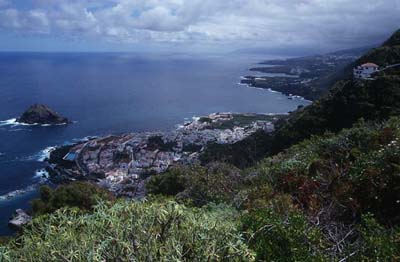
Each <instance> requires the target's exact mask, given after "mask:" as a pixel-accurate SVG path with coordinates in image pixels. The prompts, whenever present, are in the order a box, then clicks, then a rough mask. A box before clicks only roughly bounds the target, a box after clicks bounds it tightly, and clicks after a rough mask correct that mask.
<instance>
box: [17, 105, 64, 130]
mask: <svg viewBox="0 0 400 262" xmlns="http://www.w3.org/2000/svg"><path fill="white" fill-rule="evenodd" d="M17 121H18V122H20V123H25V124H41V125H60V124H68V123H71V121H70V120H68V118H66V117H63V116H60V115H59V114H58V113H57V112H55V111H54V110H53V109H51V108H50V107H48V106H46V105H43V104H34V105H32V106H30V107H29V108H28V109H27V110H26V111H25V112H24V113H23V114H22V115H21V117H19V118H18V119H17Z"/></svg>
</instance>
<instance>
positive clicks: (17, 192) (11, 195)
mask: <svg viewBox="0 0 400 262" xmlns="http://www.w3.org/2000/svg"><path fill="white" fill-rule="evenodd" d="M42 184H43V183H41V182H39V183H35V184H32V185H30V186H27V187H25V188H23V189H17V190H14V191H11V192H8V193H6V194H4V195H1V196H0V201H7V200H11V199H13V198H16V197H18V196H22V195H24V194H27V193H30V192H32V191H35V190H36V189H37V188H38V187H39V186H41V185H42Z"/></svg>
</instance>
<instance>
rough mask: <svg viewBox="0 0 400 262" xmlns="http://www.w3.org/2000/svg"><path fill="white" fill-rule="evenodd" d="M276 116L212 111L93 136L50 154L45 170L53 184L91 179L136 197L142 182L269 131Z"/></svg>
mask: <svg viewBox="0 0 400 262" xmlns="http://www.w3.org/2000/svg"><path fill="white" fill-rule="evenodd" d="M279 117H280V116H278V115H265V114H233V113H216V114H211V115H209V116H205V117H198V118H194V119H193V120H192V121H190V122H187V123H185V124H183V125H182V126H179V127H178V128H177V129H175V130H172V131H170V132H145V133H130V134H123V135H110V136H107V137H99V138H92V139H90V140H89V141H86V142H82V143H77V144H74V145H69V146H65V147H60V148H57V149H56V150H54V151H53V152H51V154H50V159H49V167H48V171H49V173H50V175H51V177H52V179H53V180H56V181H57V182H65V181H75V180H85V181H93V182H94V183H97V184H98V185H100V186H102V187H104V188H107V189H109V190H110V191H112V192H114V193H115V194H116V195H118V196H126V197H135V198H140V197H143V196H144V195H145V186H144V185H145V180H146V179H147V178H148V176H150V175H152V174H159V173H163V172H165V171H166V170H167V169H168V168H169V167H170V166H172V165H176V164H196V163H199V156H200V154H201V153H202V151H203V150H204V149H205V148H206V147H207V145H209V144H211V143H219V144H229V143H235V142H237V141H240V140H242V139H244V138H246V137H247V136H249V135H251V134H253V133H254V132H256V131H259V130H264V131H265V132H272V131H273V130H274V122H275V121H277V120H278V119H279Z"/></svg>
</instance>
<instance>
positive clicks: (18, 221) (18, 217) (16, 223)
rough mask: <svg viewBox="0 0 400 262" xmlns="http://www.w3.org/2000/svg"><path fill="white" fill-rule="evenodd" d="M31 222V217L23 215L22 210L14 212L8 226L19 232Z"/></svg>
mask: <svg viewBox="0 0 400 262" xmlns="http://www.w3.org/2000/svg"><path fill="white" fill-rule="evenodd" d="M31 221H32V217H31V216H29V215H28V214H27V213H25V211H24V210H22V209H17V210H15V214H14V216H13V217H12V218H11V219H10V221H9V222H8V225H9V226H10V227H11V228H13V229H16V230H20V229H21V228H22V227H23V226H25V225H26V224H28V223H29V222H31Z"/></svg>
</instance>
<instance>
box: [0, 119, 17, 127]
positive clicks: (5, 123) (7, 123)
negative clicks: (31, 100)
mask: <svg viewBox="0 0 400 262" xmlns="http://www.w3.org/2000/svg"><path fill="white" fill-rule="evenodd" d="M16 123H17V119H16V118H11V119H8V120H3V121H0V126H11V125H15V124H16Z"/></svg>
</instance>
